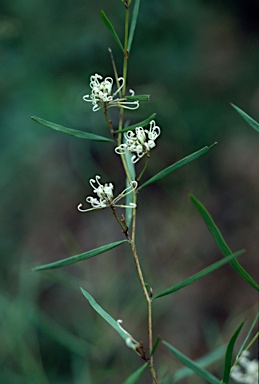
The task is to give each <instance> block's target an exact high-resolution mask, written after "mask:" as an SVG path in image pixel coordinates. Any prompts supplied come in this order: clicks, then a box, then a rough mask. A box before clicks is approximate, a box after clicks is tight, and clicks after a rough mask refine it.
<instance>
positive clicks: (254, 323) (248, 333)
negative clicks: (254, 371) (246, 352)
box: [237, 311, 259, 356]
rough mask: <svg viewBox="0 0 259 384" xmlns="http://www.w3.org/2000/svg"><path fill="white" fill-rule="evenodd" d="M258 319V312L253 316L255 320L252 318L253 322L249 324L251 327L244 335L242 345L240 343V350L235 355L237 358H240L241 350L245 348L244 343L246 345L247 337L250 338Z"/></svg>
mask: <svg viewBox="0 0 259 384" xmlns="http://www.w3.org/2000/svg"><path fill="white" fill-rule="evenodd" d="M258 317H259V311H258V312H257V313H256V315H255V318H254V320H253V322H252V324H251V327H250V328H249V330H248V332H247V335H246V337H245V339H244V341H243V343H242V345H241V347H240V349H239V351H238V353H237V356H240V355H241V353H242V351H243V349H244V348H245V345H246V343H247V341H248V339H249V337H250V335H251V333H252V331H253V329H254V327H256V325H257V320H258Z"/></svg>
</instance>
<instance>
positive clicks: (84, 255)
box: [33, 240, 127, 271]
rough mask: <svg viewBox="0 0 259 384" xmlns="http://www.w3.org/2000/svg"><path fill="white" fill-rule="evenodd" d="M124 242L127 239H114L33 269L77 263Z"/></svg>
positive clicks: (41, 269) (40, 269) (39, 269)
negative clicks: (100, 245) (97, 246)
mask: <svg viewBox="0 0 259 384" xmlns="http://www.w3.org/2000/svg"><path fill="white" fill-rule="evenodd" d="M125 242H127V240H121V241H116V242H115V243H110V244H107V245H103V246H102V247H99V248H94V249H91V250H90V251H87V252H84V253H81V254H79V255H75V256H71V257H68V258H66V259H62V260H59V261H54V262H53V263H49V264H44V265H40V266H39V267H35V268H33V271H43V270H45V269H53V268H61V267H65V266H67V265H70V264H74V263H78V262H79V261H82V260H86V259H90V258H91V257H94V256H97V255H100V254H101V253H104V252H107V251H109V250H110V249H113V248H115V247H118V245H121V244H123V243H125Z"/></svg>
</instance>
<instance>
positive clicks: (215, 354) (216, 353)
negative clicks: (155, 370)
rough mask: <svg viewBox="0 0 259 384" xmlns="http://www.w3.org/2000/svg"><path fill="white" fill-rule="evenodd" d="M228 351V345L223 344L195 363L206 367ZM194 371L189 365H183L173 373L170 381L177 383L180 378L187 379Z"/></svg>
mask: <svg viewBox="0 0 259 384" xmlns="http://www.w3.org/2000/svg"><path fill="white" fill-rule="evenodd" d="M225 351H226V345H221V346H220V347H218V348H217V349H214V350H213V351H212V352H210V353H208V354H207V355H205V356H202V357H201V358H200V359H197V360H195V363H196V364H197V365H198V366H199V367H201V368H205V367H207V366H209V365H211V364H213V363H215V362H216V361H218V360H220V359H222V357H223V356H224V354H225ZM193 374H194V372H193V371H192V370H191V369H190V368H187V367H183V368H180V369H178V370H177V371H176V372H175V374H174V375H173V378H172V380H171V381H170V383H177V382H178V381H180V380H183V379H185V378H186V377H189V376H192V375H193Z"/></svg>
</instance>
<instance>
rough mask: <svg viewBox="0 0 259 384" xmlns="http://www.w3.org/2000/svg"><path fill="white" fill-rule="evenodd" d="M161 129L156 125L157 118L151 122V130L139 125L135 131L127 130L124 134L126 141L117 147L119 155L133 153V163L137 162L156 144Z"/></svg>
mask: <svg viewBox="0 0 259 384" xmlns="http://www.w3.org/2000/svg"><path fill="white" fill-rule="evenodd" d="M160 133H161V130H160V128H159V127H158V126H157V125H156V123H155V120H152V121H151V122H150V126H149V130H148V129H144V128H143V127H137V128H136V129H135V132H133V131H127V132H126V133H125V134H124V138H125V143H124V144H121V145H119V146H118V147H116V148H115V152H116V153H118V154H119V155H121V154H125V153H132V154H133V156H132V158H131V161H132V163H137V162H138V161H139V160H140V159H141V158H142V157H143V156H144V155H146V154H147V153H149V152H150V150H151V149H152V148H154V147H155V146H156V143H155V140H156V139H157V138H158V136H159V135H160Z"/></svg>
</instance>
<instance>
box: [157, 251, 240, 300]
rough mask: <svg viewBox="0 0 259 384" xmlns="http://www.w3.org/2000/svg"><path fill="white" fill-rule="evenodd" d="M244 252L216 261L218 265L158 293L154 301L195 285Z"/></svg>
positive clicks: (211, 266) (214, 264)
mask: <svg viewBox="0 0 259 384" xmlns="http://www.w3.org/2000/svg"><path fill="white" fill-rule="evenodd" d="M244 252H245V250H240V251H238V252H235V253H233V254H231V255H229V256H227V257H226V258H224V259H221V260H219V261H216V263H213V264H212V265H210V266H209V267H206V268H204V269H202V270H201V271H199V272H198V273H195V274H194V275H192V276H190V277H188V278H187V279H185V280H183V281H181V283H178V284H175V285H173V286H172V287H170V288H167V289H166V290H164V291H162V292H160V293H158V294H157V295H155V296H154V299H157V298H158V297H162V296H166V295H170V294H171V293H173V292H176V291H179V289H182V288H184V287H186V286H187V285H190V284H192V283H194V282H195V281H197V280H199V279H201V278H202V277H204V276H206V275H208V274H209V273H211V272H213V271H215V270H216V269H218V268H220V267H222V266H223V265H225V264H227V263H230V262H231V260H233V259H234V258H236V257H238V256H240V255H242V254H243V253H244Z"/></svg>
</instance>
